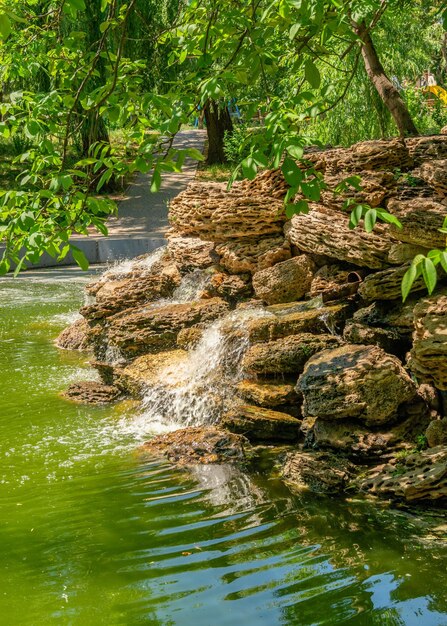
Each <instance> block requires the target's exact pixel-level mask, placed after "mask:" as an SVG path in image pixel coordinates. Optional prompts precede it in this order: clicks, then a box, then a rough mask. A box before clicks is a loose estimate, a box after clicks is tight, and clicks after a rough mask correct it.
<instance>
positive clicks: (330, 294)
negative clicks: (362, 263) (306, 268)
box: [309, 264, 365, 302]
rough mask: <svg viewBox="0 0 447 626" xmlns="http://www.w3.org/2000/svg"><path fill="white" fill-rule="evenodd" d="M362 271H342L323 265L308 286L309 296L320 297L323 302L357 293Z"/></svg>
mask: <svg viewBox="0 0 447 626" xmlns="http://www.w3.org/2000/svg"><path fill="white" fill-rule="evenodd" d="M364 273H365V272H364V271H362V270H361V269H359V270H358V271H353V270H349V269H344V268H342V267H341V266H340V265H334V264H331V265H323V266H322V267H320V269H319V270H318V271H317V272H316V274H315V276H314V278H313V279H312V284H311V286H310V292H309V293H310V296H311V297H312V298H315V297H317V296H320V297H321V299H322V300H323V302H331V301H334V300H342V299H345V298H348V297H349V296H353V295H354V294H356V293H357V291H358V289H359V286H360V285H361V282H362V280H363V275H364Z"/></svg>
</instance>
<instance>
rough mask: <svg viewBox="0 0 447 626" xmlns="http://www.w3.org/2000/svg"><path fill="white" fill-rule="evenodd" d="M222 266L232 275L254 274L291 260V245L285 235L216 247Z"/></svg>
mask: <svg viewBox="0 0 447 626" xmlns="http://www.w3.org/2000/svg"><path fill="white" fill-rule="evenodd" d="M216 252H217V254H218V255H219V257H220V264H221V266H222V267H223V268H225V269H226V270H227V271H228V272H230V273H231V274H244V273H246V272H248V273H251V274H254V273H255V272H259V271H260V270H263V269H265V268H266V267H272V266H273V265H275V263H280V262H281V261H285V260H287V259H290V257H291V256H292V254H291V251H290V244H289V242H288V241H286V240H285V239H284V237H283V235H274V236H270V237H257V238H244V239H236V240H234V241H227V242H225V243H220V244H218V245H216Z"/></svg>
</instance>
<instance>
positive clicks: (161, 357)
mask: <svg viewBox="0 0 447 626" xmlns="http://www.w3.org/2000/svg"><path fill="white" fill-rule="evenodd" d="M187 359H188V353H187V352H186V351H185V350H170V351H168V352H159V353H158V354H144V355H143V356H140V357H137V358H136V359H135V360H134V361H132V363H130V364H129V365H126V366H125V367H121V368H115V372H114V382H115V384H116V385H118V386H119V387H121V388H123V389H125V390H126V391H129V392H130V393H132V394H134V395H142V394H144V392H145V391H146V390H147V389H148V388H149V387H166V388H168V387H169V386H172V387H175V385H176V381H177V376H176V375H177V374H178V372H179V370H180V369H181V368H184V367H185V364H186V362H187Z"/></svg>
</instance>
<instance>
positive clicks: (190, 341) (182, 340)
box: [177, 326, 203, 350]
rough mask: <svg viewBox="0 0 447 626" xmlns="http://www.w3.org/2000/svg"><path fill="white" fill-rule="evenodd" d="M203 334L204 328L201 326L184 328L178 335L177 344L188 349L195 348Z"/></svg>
mask: <svg viewBox="0 0 447 626" xmlns="http://www.w3.org/2000/svg"><path fill="white" fill-rule="evenodd" d="M202 336H203V328H201V327H200V326H191V327H190V328H182V330H181V331H180V332H179V334H178V335H177V345H178V347H179V348H183V349H184V350H187V349H188V348H194V347H195V346H196V345H197V344H198V343H199V341H200V340H201V339H202Z"/></svg>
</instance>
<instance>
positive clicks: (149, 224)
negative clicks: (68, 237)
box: [35, 130, 206, 267]
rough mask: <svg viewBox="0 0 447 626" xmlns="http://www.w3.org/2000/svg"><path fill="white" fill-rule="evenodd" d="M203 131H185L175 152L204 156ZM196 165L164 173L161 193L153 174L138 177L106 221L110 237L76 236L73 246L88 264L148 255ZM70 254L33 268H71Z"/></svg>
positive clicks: (159, 242) (161, 239) (160, 240)
mask: <svg viewBox="0 0 447 626" xmlns="http://www.w3.org/2000/svg"><path fill="white" fill-rule="evenodd" d="M205 137H206V131H204V130H184V131H181V132H179V133H178V135H177V137H176V138H175V141H174V147H175V148H196V149H197V150H199V151H200V152H203V148H204V144H205ZM196 169H197V161H193V160H192V159H189V158H188V159H186V161H185V165H184V167H183V171H182V172H181V173H169V172H168V173H165V174H163V176H162V185H161V189H160V191H158V192H157V193H151V191H150V185H151V177H152V173H151V172H149V173H147V174H139V175H138V176H137V178H136V180H135V181H134V182H132V183H131V184H130V185H129V187H128V189H127V191H126V194H125V197H124V199H123V200H121V201H120V202H119V204H118V215H117V217H113V218H111V219H110V220H109V222H108V226H109V236H108V237H104V236H102V235H98V234H95V235H92V236H91V237H84V236H76V237H74V238H73V243H74V244H75V245H76V246H77V247H78V248H80V249H81V250H82V251H83V252H84V254H85V256H86V257H87V259H88V260H89V262H90V263H91V264H96V263H107V262H110V261H117V260H120V259H124V258H133V257H136V256H138V255H140V254H144V253H146V252H151V251H152V250H155V248H158V247H160V246H162V245H164V243H165V233H166V230H167V229H168V227H169V224H168V203H169V201H170V200H171V199H172V198H174V197H175V196H176V195H178V194H179V193H180V192H181V191H183V189H185V187H186V186H187V184H188V183H189V182H190V181H191V180H192V179H193V178H194V176H195V173H196ZM74 264H75V263H74V260H73V258H72V257H71V254H68V255H67V257H66V258H65V259H64V260H63V262H62V263H56V261H55V260H54V259H52V258H51V257H50V256H49V255H43V257H42V258H41V261H40V263H39V264H38V265H36V266H35V267H54V266H55V265H74Z"/></svg>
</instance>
